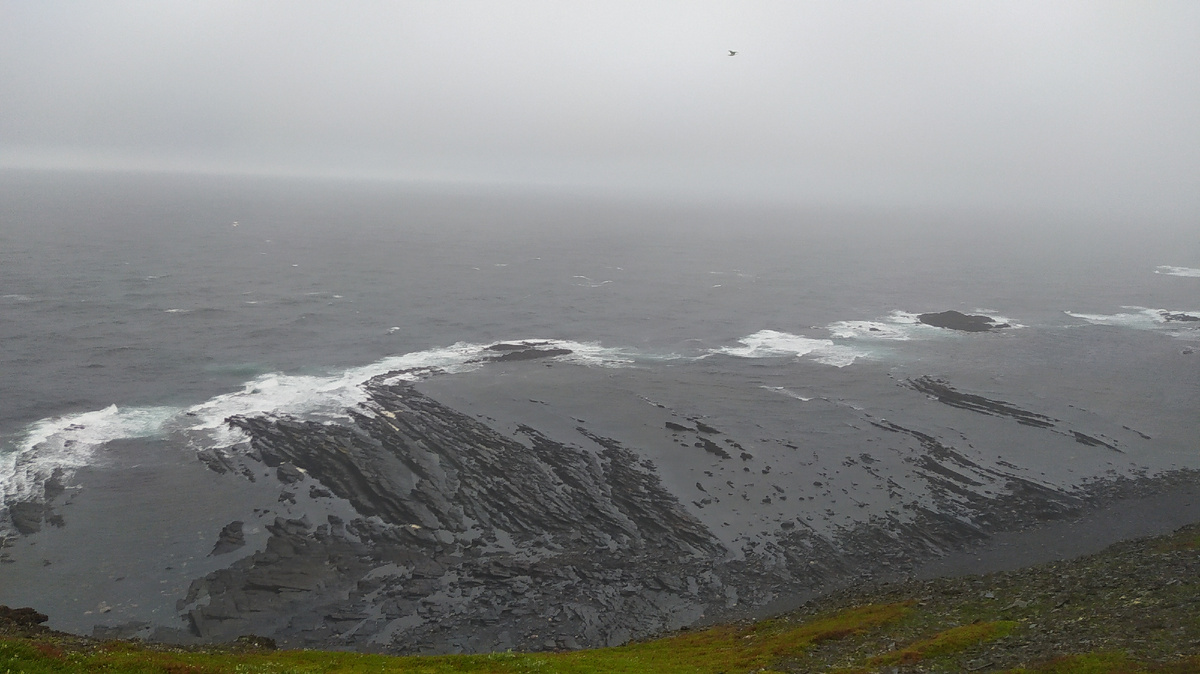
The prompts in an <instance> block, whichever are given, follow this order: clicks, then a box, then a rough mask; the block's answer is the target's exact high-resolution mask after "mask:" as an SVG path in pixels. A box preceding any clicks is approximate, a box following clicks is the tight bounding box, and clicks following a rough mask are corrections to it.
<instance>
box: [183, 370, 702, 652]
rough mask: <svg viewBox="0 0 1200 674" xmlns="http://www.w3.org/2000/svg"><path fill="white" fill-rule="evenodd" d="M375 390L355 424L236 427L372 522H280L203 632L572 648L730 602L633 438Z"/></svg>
mask: <svg viewBox="0 0 1200 674" xmlns="http://www.w3.org/2000/svg"><path fill="white" fill-rule="evenodd" d="M514 353H517V352H514ZM368 390H369V392H370V394H371V398H372V400H371V402H370V403H368V404H366V405H364V406H363V407H362V408H361V409H359V410H354V411H352V414H353V423H352V424H346V425H334V424H320V423H315V422H302V421H295V420H290V419H284V418H266V417H255V418H247V417H234V418H231V419H230V423H231V424H233V425H235V426H237V427H239V428H242V429H243V430H245V431H247V432H248V433H249V434H250V435H251V437H252V438H253V440H252V444H253V447H254V449H255V451H257V452H258V454H259V455H260V456H261V458H262V460H263V461H264V462H265V463H267V464H268V465H272V466H276V467H283V466H293V467H295V469H298V470H299V471H303V472H304V473H307V474H308V475H311V476H314V477H315V478H316V479H319V481H320V482H321V484H322V485H324V487H325V488H326V489H328V490H329V491H331V492H333V493H334V494H335V495H337V496H339V497H341V498H344V499H346V500H347V501H349V503H350V504H351V505H353V507H354V509H355V510H356V511H357V512H358V514H359V515H360V517H357V518H355V519H353V520H351V521H349V522H343V521H342V520H341V519H340V518H334V519H331V520H330V521H329V522H327V523H326V522H322V523H314V522H311V521H307V520H306V519H305V518H300V519H291V520H288V519H283V518H278V519H276V520H275V522H274V523H273V524H270V525H268V526H267V530H268V531H269V533H270V537H269V538H268V539H267V544H266V548H265V549H264V550H262V551H260V552H257V553H255V554H253V555H250V556H249V557H246V558H244V559H242V560H239V561H238V562H235V563H234V564H233V565H232V566H230V567H229V568H227V569H224V570H221V571H217V572H215V573H212V574H210V575H209V576H207V577H205V578H203V579H200V580H198V581H197V582H196V583H194V584H193V586H192V588H191V590H190V592H189V595H188V597H187V598H186V599H185V600H184V601H183V602H181V604H180V609H181V610H184V611H186V615H187V617H188V620H189V621H190V624H191V630H192V632H193V633H194V634H195V635H196V636H199V637H201V638H204V639H210V640H211V639H218V640H219V639H228V638H232V637H234V636H237V635H238V634H244V633H247V632H255V633H266V634H271V635H274V636H276V637H278V638H282V639H283V640H284V641H285V642H287V643H289V644H292V645H302V644H322V645H330V644H341V645H353V646H355V647H361V648H372V647H373V648H386V649H388V650H405V651H429V650H472V651H478V650H495V649H504V648H515V647H520V648H535V649H536V648H563V647H566V648H573V647H579V646H584V645H593V646H594V645H602V644H609V643H623V642H624V641H627V640H628V639H630V638H631V637H635V636H641V635H645V634H650V633H653V632H657V631H661V630H664V629H673V628H677V627H680V626H682V625H684V624H687V623H689V622H691V620H693V619H695V617H697V616H698V615H699V614H700V613H702V612H703V607H704V606H707V605H708V604H709V603H712V602H723V601H724V599H725V595H724V584H723V581H722V580H721V579H720V578H719V577H718V575H716V574H714V573H713V570H712V564H713V560H714V559H719V558H721V557H723V556H724V554H725V551H724V550H723V548H722V547H721V546H720V544H719V543H718V542H717V541H716V540H715V539H714V538H713V537H712V535H711V534H710V533H709V532H708V531H707V529H706V528H705V527H704V526H703V525H701V524H700V522H699V521H697V520H696V519H695V518H694V517H692V516H691V515H690V514H689V513H688V512H687V511H686V510H684V509H683V508H682V507H681V506H680V504H679V502H678V500H677V499H676V498H675V497H674V496H673V495H671V494H670V493H669V492H668V491H666V490H665V489H664V488H663V487H662V486H661V484H660V483H659V480H658V478H657V477H656V476H655V475H654V473H653V472H651V471H650V470H648V469H647V468H646V467H645V466H643V465H642V464H641V463H639V461H638V457H637V456H636V455H635V454H634V453H633V452H631V451H629V450H628V449H626V448H624V447H622V446H621V445H620V444H619V443H617V442H615V441H613V440H610V439H607V438H603V437H599V436H595V435H590V434H587V435H586V437H587V438H588V439H589V440H590V441H591V443H592V445H593V446H594V449H590V448H589V449H585V448H582V447H578V446H573V445H564V444H561V443H558V442H555V441H553V440H551V439H549V438H547V437H545V436H543V435H541V434H540V433H539V432H538V431H536V430H535V429H532V428H528V427H522V428H521V429H520V430H519V437H521V438H523V439H524V442H521V441H519V440H518V439H517V438H514V437H508V436H505V435H501V434H500V433H497V432H496V431H494V430H493V429H491V428H489V427H488V426H486V425H484V424H482V423H480V422H478V421H476V420H474V419H472V418H470V417H468V416H466V415H464V414H461V413H459V412H457V411H455V410H452V409H450V408H447V407H445V406H443V405H441V404H439V403H437V402H436V401H434V400H432V399H430V398H428V397H426V396H424V395H422V394H420V393H418V392H417V391H415V390H414V389H412V388H411V387H410V386H408V385H406V384H393V385H383V384H371V385H370V386H369V388H368ZM288 477H289V478H290V477H293V475H292V474H291V473H290V472H289V474H288ZM234 524H237V523H234ZM227 529H228V527H227ZM218 545H220V543H219V544H218ZM214 552H215V551H214ZM689 607H690V608H689ZM548 625H551V626H552V629H553V633H547V630H549V629H551V628H549V627H547V626H548ZM530 635H532V636H530Z"/></svg>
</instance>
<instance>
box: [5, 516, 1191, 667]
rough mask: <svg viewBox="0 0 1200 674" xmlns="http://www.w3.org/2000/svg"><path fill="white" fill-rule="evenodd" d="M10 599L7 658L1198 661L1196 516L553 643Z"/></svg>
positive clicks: (901, 663) (897, 663) (67, 661)
mask: <svg viewBox="0 0 1200 674" xmlns="http://www.w3.org/2000/svg"><path fill="white" fill-rule="evenodd" d="M44 621H45V616H42V615H40V614H38V613H36V611H33V610H31V609H8V608H2V607H0V673H2V674H18V673H21V674H43V673H51V672H52V673H56V674H57V673H60V672H62V673H66V672H113V673H123V672H129V673H138V674H150V673H160V672H161V673H164V674H219V673H220V674H223V673H226V672H230V673H232V672H238V673H240V672H247V673H250V672H261V673H264V674H266V673H271V674H310V673H311V674H317V673H321V674H325V673H330V674H332V673H346V674H350V673H358V672H397V673H409V672H411V673H413V674H440V673H442V672H481V673H493V672H494V673H497V674H501V673H505V674H506V673H510V672H512V673H518V672H545V673H551V672H562V673H564V674H587V673H592V672H614V673H622V672H627V673H632V672H659V673H663V674H674V673H679V674H684V673H687V674H718V673H723V674H742V673H750V672H757V673H760V674H767V673H770V672H839V673H841V674H857V673H866V672H898V673H899V672H1009V673H1017V672H1030V673H1033V672H1037V673H1046V674H1051V673H1053V674H1067V673H1087V674H1108V673H1111V674H1116V673H1123V674H1124V673H1129V674H1133V673H1146V674H1149V673H1171V674H1182V673H1186V672H1200V524H1193V525H1190V526H1187V527H1184V528H1182V529H1179V530H1178V531H1176V532H1175V533H1173V534H1170V535H1167V536H1160V537H1155V538H1146V539H1141V540H1135V541H1127V542H1123V543H1118V544H1116V545H1113V546H1112V547H1110V548H1108V549H1106V550H1104V551H1102V552H1100V553H1097V554H1094V555H1090V556H1086V557H1081V558H1078V559H1074V560H1069V561H1060V562H1054V563H1050V564H1043V565H1039V566H1034V567H1029V568H1025V569H1019V570H1016V571H1007V572H1000V573H993V574H988V575H976V576H964V577H958V578H941V579H935V580H928V581H909V582H904V583H892V584H883V585H876V586H860V587H857V588H853V589H849V590H843V591H839V592H836V593H834V594H831V595H827V596H824V597H822V598H820V599H817V600H814V601H812V602H810V603H808V604H807V605H805V606H804V607H802V608H801V609H800V610H798V611H795V612H792V613H788V614H785V615H780V616H777V617H774V618H771V619H767V620H763V621H759V622H748V621H747V622H742V623H733V624H725V625H719V626H714V627H709V628H704V629H692V630H685V631H680V632H678V633H675V634H672V635H669V636H665V637H662V638H659V639H654V640H649V641H643V642H638V643H633V644H628V645H625V646H621V647H616V648H601V649H592V650H579V651H567V652H546V653H515V652H504V653H491V654H484V655H443V656H388V655H378V654H361V653H348V652H330V651H308V650H304V651H288V650H275V649H274V648H273V644H272V643H271V642H270V640H266V639H260V638H257V637H243V638H241V639H239V640H238V641H237V642H235V643H232V644H228V645H225V646H219V647H187V648H181V647H174V646H169V645H164V644H153V643H143V642H139V641H120V640H101V639H95V638H90V637H81V636H75V635H71V634H66V633H63V632H57V631H53V630H49V629H47V628H45V627H42V626H41V624H40V623H41V622H44Z"/></svg>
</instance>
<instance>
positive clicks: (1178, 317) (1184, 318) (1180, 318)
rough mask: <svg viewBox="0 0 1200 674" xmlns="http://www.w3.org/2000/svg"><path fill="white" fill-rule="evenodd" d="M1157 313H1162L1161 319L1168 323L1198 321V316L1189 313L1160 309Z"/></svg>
mask: <svg viewBox="0 0 1200 674" xmlns="http://www.w3.org/2000/svg"><path fill="white" fill-rule="evenodd" d="M1159 313H1160V314H1161V315H1162V317H1163V320H1165V321H1167V322H1168V323H1170V322H1179V323H1195V322H1198V321H1200V316H1193V315H1191V314H1185V313H1171V312H1169V311H1162V312H1159Z"/></svg>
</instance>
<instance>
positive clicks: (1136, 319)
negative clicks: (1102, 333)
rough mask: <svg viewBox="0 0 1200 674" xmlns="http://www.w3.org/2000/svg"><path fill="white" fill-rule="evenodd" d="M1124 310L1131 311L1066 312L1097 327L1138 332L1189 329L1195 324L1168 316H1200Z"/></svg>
mask: <svg viewBox="0 0 1200 674" xmlns="http://www.w3.org/2000/svg"><path fill="white" fill-rule="evenodd" d="M1121 308H1122V309H1129V310H1130V311H1128V312H1122V313H1119V314H1083V313H1078V312H1074V311H1064V312H1063V313H1065V314H1066V315H1068V316H1072V317H1074V318H1079V319H1083V320H1085V321H1087V322H1088V323H1093V324H1096V325H1117V326H1121V327H1125V328H1135V329H1138V330H1154V329H1158V328H1163V327H1166V326H1168V325H1170V326H1172V327H1176V328H1183V329H1187V328H1189V327H1191V326H1193V325H1195V323H1190V322H1186V321H1168V320H1167V315H1168V314H1187V315H1189V316H1200V311H1180V310H1173V309H1148V308H1146V307H1137V306H1123V307H1121Z"/></svg>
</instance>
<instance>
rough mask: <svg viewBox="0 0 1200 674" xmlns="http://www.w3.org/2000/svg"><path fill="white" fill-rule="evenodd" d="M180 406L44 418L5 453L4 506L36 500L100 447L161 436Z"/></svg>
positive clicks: (1, 459)
mask: <svg viewBox="0 0 1200 674" xmlns="http://www.w3.org/2000/svg"><path fill="white" fill-rule="evenodd" d="M179 412H180V409H179V408H176V407H118V406H116V405H110V406H108V407H106V408H104V409H102V410H95V411H92V412H83V413H81V414H71V415H65V416H61V417H53V418H48V419H42V420H40V421H37V422H34V423H33V424H31V425H30V426H29V427H28V428H27V429H26V431H25V433H24V435H23V436H22V437H21V438H19V439H18V440H17V441H16V442H14V443H12V445H13V446H11V447H10V448H9V449H8V450H7V451H5V452H4V453H2V454H0V496H2V497H3V499H2V500H3V501H4V502H8V501H10V500H12V499H22V498H25V497H29V496H37V494H36V493H34V490H36V489H38V488H40V485H41V484H43V483H44V482H45V480H46V479H48V478H49V477H50V476H51V474H52V473H53V472H54V470H55V469H56V468H61V469H62V470H64V471H65V472H66V473H67V474H68V475H69V474H70V473H71V472H72V471H74V470H75V469H77V468H79V467H81V466H85V465H87V464H88V463H90V462H91V459H92V454H93V453H94V452H95V450H96V448H97V447H99V446H101V445H103V444H104V443H106V442H110V441H112V440H118V439H122V438H146V437H152V436H155V435H158V434H159V433H161V432H162V431H163V428H164V426H165V425H166V423H167V422H168V421H170V420H171V419H172V418H173V417H175V416H176V415H177V414H179Z"/></svg>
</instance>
